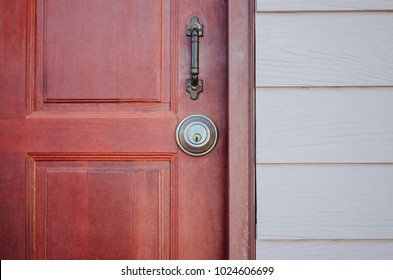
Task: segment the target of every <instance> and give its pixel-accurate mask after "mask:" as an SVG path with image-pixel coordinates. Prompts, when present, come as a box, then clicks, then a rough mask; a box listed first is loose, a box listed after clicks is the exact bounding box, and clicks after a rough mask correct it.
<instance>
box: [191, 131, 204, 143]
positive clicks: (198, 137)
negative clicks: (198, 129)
mask: <svg viewBox="0 0 393 280" xmlns="http://www.w3.org/2000/svg"><path fill="white" fill-rule="evenodd" d="M201 138H202V137H201V135H200V134H199V133H195V134H194V135H193V136H192V140H194V142H196V143H198V142H199V141H201Z"/></svg>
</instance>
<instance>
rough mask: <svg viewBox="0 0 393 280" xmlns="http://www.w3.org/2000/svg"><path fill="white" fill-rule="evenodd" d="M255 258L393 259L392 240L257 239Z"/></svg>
mask: <svg viewBox="0 0 393 280" xmlns="http://www.w3.org/2000/svg"><path fill="white" fill-rule="evenodd" d="M257 249H258V250H257V259H269V260H280V259H281V260H282V259H284V260H307V259H315V260H334V259H340V260H392V259H393V241H391V240H299V241H270V240H258V241H257Z"/></svg>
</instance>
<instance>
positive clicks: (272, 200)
mask: <svg viewBox="0 0 393 280" xmlns="http://www.w3.org/2000/svg"><path fill="white" fill-rule="evenodd" d="M392 197H393V165H391V164H386V165H379V164H371V165H369V164H360V165H329V164H319V165H312V164H298V165H293V164H292V165H291V164H289V165H288V164H279V165H276V164H273V165H263V164H258V165H257V198H258V211H257V221H258V224H257V236H258V239H273V240H274V239H392V238H393V203H392Z"/></svg>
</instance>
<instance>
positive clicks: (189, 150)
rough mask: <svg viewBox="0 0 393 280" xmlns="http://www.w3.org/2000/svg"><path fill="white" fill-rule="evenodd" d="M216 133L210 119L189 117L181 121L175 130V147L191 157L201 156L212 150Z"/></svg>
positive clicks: (199, 116)
mask: <svg viewBox="0 0 393 280" xmlns="http://www.w3.org/2000/svg"><path fill="white" fill-rule="evenodd" d="M217 138H218V133H217V128H216V125H215V124H214V123H213V121H212V120H211V119H209V118H208V117H205V116H202V115H191V116H188V117H186V118H185V119H184V120H182V121H181V122H180V123H179V125H178V126H177V129H176V141H177V145H178V146H179V148H180V149H182V151H183V152H185V153H186V154H189V155H191V156H196V157H198V156H203V155H206V154H207V153H209V152H210V151H211V150H213V149H214V146H215V145H216V143H217Z"/></svg>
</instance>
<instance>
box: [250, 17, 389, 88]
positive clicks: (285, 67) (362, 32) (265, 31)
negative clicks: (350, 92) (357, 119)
mask: <svg viewBox="0 0 393 280" xmlns="http://www.w3.org/2000/svg"><path fill="white" fill-rule="evenodd" d="M392 17H393V13H322V14H321V13H307V14H296V13H295V14H263V13H260V14H257V15H256V34H257V36H256V44H257V46H258V48H257V49H256V83H257V86H258V87H275V86H285V87H289V86H297V87H311V86H317V87H321V86H393V75H392V72H393V51H392V48H393V20H392Z"/></svg>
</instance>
